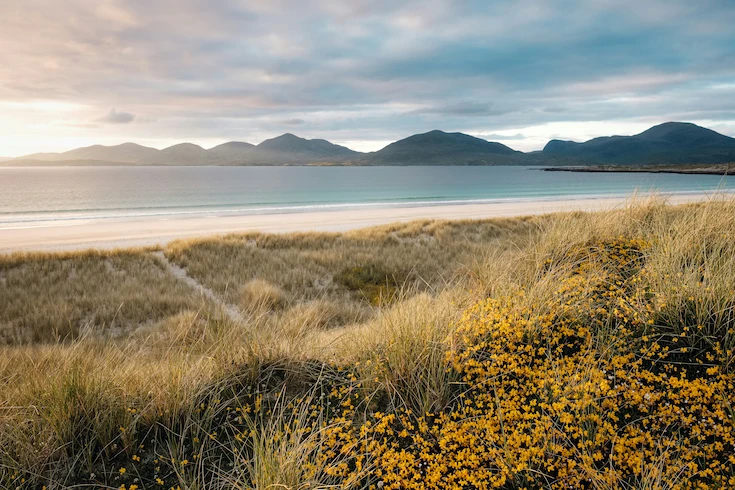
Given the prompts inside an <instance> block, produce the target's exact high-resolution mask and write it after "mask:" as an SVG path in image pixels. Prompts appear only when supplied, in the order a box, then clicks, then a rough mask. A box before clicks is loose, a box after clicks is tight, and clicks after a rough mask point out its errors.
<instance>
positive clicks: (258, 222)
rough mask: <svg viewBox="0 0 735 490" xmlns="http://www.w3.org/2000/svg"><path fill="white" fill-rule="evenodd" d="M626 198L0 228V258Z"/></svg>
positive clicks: (693, 197)
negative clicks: (229, 234)
mask: <svg viewBox="0 0 735 490" xmlns="http://www.w3.org/2000/svg"><path fill="white" fill-rule="evenodd" d="M708 196H709V195H708V194H683V195H672V196H668V201H669V202H670V203H671V204H682V203H687V202H696V201H702V200H705V199H707V198H708ZM627 200H628V199H627V198H598V199H573V200H559V201H521V202H498V203H489V204H451V205H436V206H417V207H394V208H371V209H351V210H339V211H315V212H303V213H289V214H258V215H227V216H206V217H204V216H196V217H167V218H161V217H148V218H138V219H131V220H120V219H114V220H105V219H98V220H80V221H48V222H37V223H33V224H32V226H27V227H18V226H15V227H14V226H11V225H7V226H4V225H2V224H0V253H11V252H21V251H64V250H81V249H88V248H96V249H111V248H126V247H140V246H154V245H165V244H167V243H169V242H171V241H173V240H177V239H180V238H191V237H201V236H208V235H221V234H227V233H238V232H247V231H259V232H265V233H288V232H298V231H346V230H352V229H357V228H364V227H367V226H374V225H380V224H387V223H393V222H405V221H412V220H417V219H452V220H455V219H482V218H494V217H502V216H526V215H536V214H545V213H553V212H558V211H577V210H580V211H593V210H600V209H613V208H615V207H619V206H622V205H624V204H625V202H626V201H627Z"/></svg>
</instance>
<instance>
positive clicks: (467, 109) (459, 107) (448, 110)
mask: <svg viewBox="0 0 735 490" xmlns="http://www.w3.org/2000/svg"><path fill="white" fill-rule="evenodd" d="M508 112H510V111H509V110H502V109H493V108H492V104H487V103H480V102H458V103H455V104H449V105H440V106H434V107H426V108H423V109H417V110H415V111H412V113H413V114H438V115H451V116H489V115H493V116H497V115H500V114H506V113H508Z"/></svg>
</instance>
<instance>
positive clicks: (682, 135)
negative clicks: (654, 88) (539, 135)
mask: <svg viewBox="0 0 735 490" xmlns="http://www.w3.org/2000/svg"><path fill="white" fill-rule="evenodd" d="M542 153H543V155H544V156H547V157H548V156H552V157H557V159H558V158H559V157H569V158H574V159H576V160H578V161H581V162H583V163H587V164H608V165H653V164H656V165H661V164H701V163H728V162H734V161H735V138H729V137H727V136H724V135H721V134H719V133H717V132H715V131H712V130H711V129H706V128H703V127H700V126H697V125H696V124H692V123H681V122H669V123H664V124H660V125H658V126H654V127H652V128H650V129H648V130H646V131H644V132H642V133H640V134H636V135H633V136H606V137H601V138H595V139H592V140H589V141H586V142H584V143H575V142H573V141H560V140H551V141H549V142H548V143H547V145H546V146H545V147H544V150H543V152H542Z"/></svg>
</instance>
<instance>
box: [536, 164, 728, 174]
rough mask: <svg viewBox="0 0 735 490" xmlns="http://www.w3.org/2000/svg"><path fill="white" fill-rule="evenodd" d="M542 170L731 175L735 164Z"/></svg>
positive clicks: (554, 169)
mask: <svg viewBox="0 0 735 490" xmlns="http://www.w3.org/2000/svg"><path fill="white" fill-rule="evenodd" d="M541 170H543V171H544V172H592V173H648V174H684V175H723V176H724V175H732V174H733V172H735V165H733V164H728V163H722V164H695V165H676V166H670V165H643V166H635V165H585V166H581V165H572V166H568V167H543V168H542V169H541Z"/></svg>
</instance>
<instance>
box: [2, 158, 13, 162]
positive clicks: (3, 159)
mask: <svg viewBox="0 0 735 490" xmlns="http://www.w3.org/2000/svg"><path fill="white" fill-rule="evenodd" d="M12 159H13V157H0V162H7V161H8V160H12Z"/></svg>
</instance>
